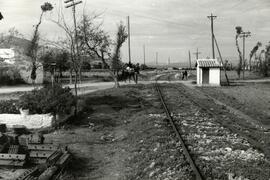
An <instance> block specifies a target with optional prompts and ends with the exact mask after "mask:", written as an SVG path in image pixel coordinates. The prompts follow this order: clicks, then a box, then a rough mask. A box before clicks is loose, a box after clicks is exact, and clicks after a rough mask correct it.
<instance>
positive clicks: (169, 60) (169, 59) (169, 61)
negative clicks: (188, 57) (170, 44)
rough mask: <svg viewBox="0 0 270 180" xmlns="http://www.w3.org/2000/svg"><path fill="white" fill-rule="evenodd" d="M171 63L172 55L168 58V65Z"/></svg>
mask: <svg viewBox="0 0 270 180" xmlns="http://www.w3.org/2000/svg"><path fill="white" fill-rule="evenodd" d="M170 64H171V57H170V56H169V58H168V66H169V65H170Z"/></svg>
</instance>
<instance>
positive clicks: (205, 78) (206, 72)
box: [202, 68, 209, 84]
mask: <svg viewBox="0 0 270 180" xmlns="http://www.w3.org/2000/svg"><path fill="white" fill-rule="evenodd" d="M202 72H203V73H202V76H203V77H202V84H209V68H203V69H202Z"/></svg>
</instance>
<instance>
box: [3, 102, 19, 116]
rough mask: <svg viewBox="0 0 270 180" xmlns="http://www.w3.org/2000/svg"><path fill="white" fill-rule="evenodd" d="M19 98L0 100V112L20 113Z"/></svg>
mask: <svg viewBox="0 0 270 180" xmlns="http://www.w3.org/2000/svg"><path fill="white" fill-rule="evenodd" d="M19 113H20V112H19V109H18V100H3V101H0V114H19Z"/></svg>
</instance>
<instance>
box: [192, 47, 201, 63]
mask: <svg viewBox="0 0 270 180" xmlns="http://www.w3.org/2000/svg"><path fill="white" fill-rule="evenodd" d="M193 54H195V55H196V59H197V60H198V59H199V54H201V52H199V49H198V48H197V51H196V52H195V53H193Z"/></svg>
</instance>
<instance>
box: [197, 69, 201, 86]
mask: <svg viewBox="0 0 270 180" xmlns="http://www.w3.org/2000/svg"><path fill="white" fill-rule="evenodd" d="M197 85H202V69H201V68H199V66H197Z"/></svg>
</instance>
